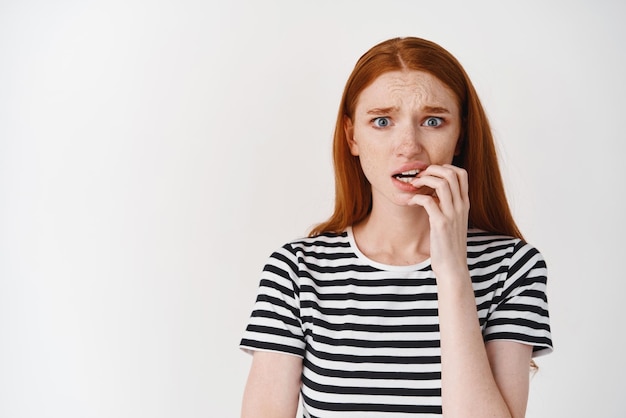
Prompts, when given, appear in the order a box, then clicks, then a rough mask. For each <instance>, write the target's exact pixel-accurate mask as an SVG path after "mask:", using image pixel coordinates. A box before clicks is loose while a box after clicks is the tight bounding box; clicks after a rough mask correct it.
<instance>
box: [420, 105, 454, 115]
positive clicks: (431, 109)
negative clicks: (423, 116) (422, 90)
mask: <svg viewBox="0 0 626 418" xmlns="http://www.w3.org/2000/svg"><path fill="white" fill-rule="evenodd" d="M422 110H423V111H424V112H426V113H447V114H451V112H450V111H449V110H448V109H446V108H445V107H441V106H424V107H423V108H422Z"/></svg>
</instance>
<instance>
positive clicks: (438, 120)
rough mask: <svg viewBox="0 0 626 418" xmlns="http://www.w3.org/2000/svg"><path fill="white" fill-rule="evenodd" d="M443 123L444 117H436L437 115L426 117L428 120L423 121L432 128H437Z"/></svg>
mask: <svg viewBox="0 0 626 418" xmlns="http://www.w3.org/2000/svg"><path fill="white" fill-rule="evenodd" d="M442 123H443V119H441V118H436V117H434V116H433V117H430V118H428V119H426V121H425V122H424V123H423V125H424V126H428V127H431V128H436V127H437V126H440V125H441V124H442Z"/></svg>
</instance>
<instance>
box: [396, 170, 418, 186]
mask: <svg viewBox="0 0 626 418" xmlns="http://www.w3.org/2000/svg"><path fill="white" fill-rule="evenodd" d="M419 172H420V171H419V170H409V171H404V172H402V173H400V174H396V175H394V177H395V178H396V179H398V180H400V181H403V182H405V183H410V182H411V180H413V179H414V178H415V176H417V175H418V174H419Z"/></svg>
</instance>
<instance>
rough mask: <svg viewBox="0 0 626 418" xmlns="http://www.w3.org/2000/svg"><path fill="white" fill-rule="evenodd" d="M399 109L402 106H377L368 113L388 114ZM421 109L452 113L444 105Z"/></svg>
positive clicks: (438, 112) (430, 111) (429, 111)
mask: <svg viewBox="0 0 626 418" xmlns="http://www.w3.org/2000/svg"><path fill="white" fill-rule="evenodd" d="M399 110H400V108H399V107H397V106H390V107H375V108H373V109H370V110H368V111H367V114H368V115H388V114H390V113H395V112H398V111H399ZM421 110H422V111H423V112H425V113H435V114H443V113H445V114H451V113H452V112H450V111H449V110H448V109H447V108H445V107H442V106H424V107H423V108H422V109H421Z"/></svg>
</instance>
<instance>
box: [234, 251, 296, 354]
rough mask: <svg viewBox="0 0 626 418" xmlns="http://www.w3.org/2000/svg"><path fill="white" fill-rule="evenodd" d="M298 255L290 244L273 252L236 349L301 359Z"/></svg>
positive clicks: (264, 269)
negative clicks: (279, 354) (274, 353)
mask: <svg viewBox="0 0 626 418" xmlns="http://www.w3.org/2000/svg"><path fill="white" fill-rule="evenodd" d="M297 272H298V267H297V256H296V254H295V253H294V251H293V250H292V248H291V247H290V246H289V245H285V246H284V247H283V248H281V249H280V250H278V251H276V252H274V253H273V254H272V255H271V256H270V257H269V259H268V261H267V264H266V265H265V267H264V268H263V272H262V273H261V281H260V284H259V288H258V294H257V298H256V302H255V304H254V307H253V310H252V315H251V316H250V321H249V322H248V326H247V327H246V330H245V332H244V334H243V338H242V339H241V343H240V345H239V347H240V348H241V349H242V350H244V351H246V352H248V353H252V352H254V351H256V350H263V351H274V352H280V353H286V354H292V355H295V356H299V357H304V334H303V332H302V323H301V321H300V299H299V288H298V275H297Z"/></svg>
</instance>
